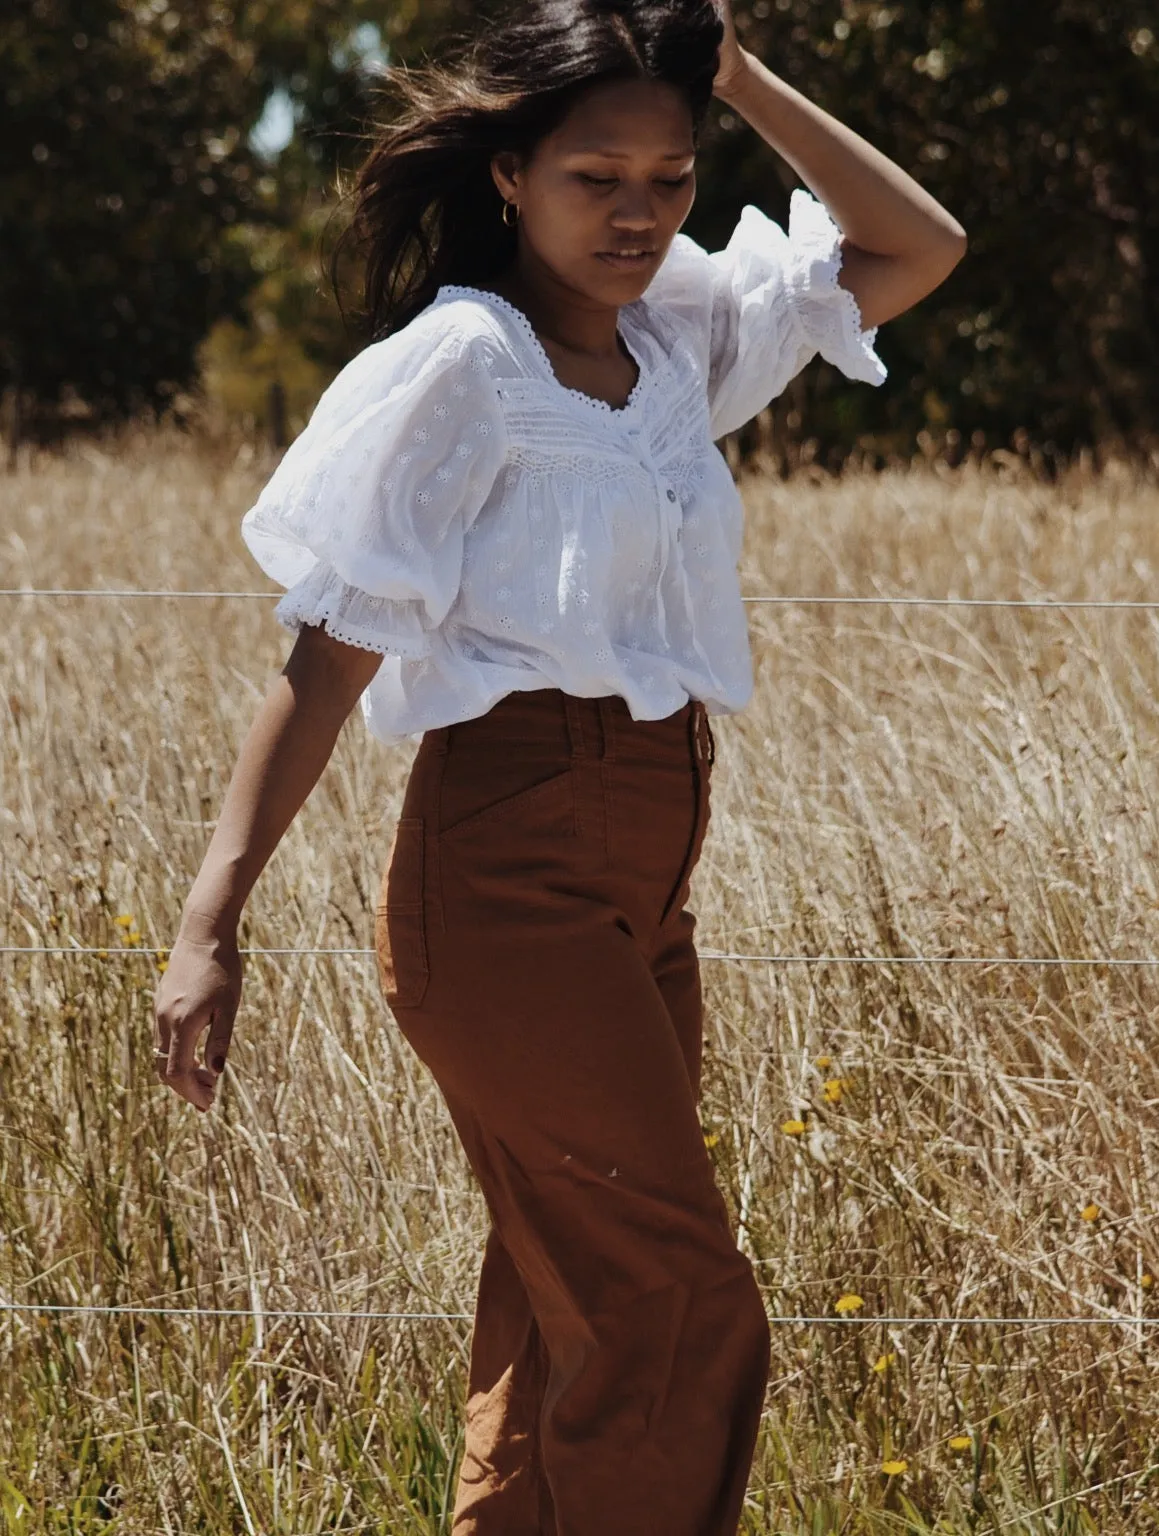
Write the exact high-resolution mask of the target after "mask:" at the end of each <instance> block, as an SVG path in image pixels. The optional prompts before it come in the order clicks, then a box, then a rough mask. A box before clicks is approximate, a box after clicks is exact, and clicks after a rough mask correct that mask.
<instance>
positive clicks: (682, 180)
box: [660, 171, 692, 187]
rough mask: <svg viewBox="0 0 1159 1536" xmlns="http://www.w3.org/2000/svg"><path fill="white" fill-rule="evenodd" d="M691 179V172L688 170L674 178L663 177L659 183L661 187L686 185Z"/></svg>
mask: <svg viewBox="0 0 1159 1536" xmlns="http://www.w3.org/2000/svg"><path fill="white" fill-rule="evenodd" d="M691 180H692V172H691V171H689V172H688V173H687V175H685V176H677V177H676V179H675V180H669V179H664V180H662V181H661V182H660V185H661V186H662V187H686V186H687V185H688V183H689V182H690V181H691Z"/></svg>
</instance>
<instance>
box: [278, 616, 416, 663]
mask: <svg viewBox="0 0 1159 1536" xmlns="http://www.w3.org/2000/svg"><path fill="white" fill-rule="evenodd" d="M277 618H278V622H279V623H280V624H282V625H284V626H285V628H286V629H289V630H291V631H293V633H295V634H297V632H298V631H299V630H300V629H301V628H302V625H303V624H309V625H311V626H314V625H318V624H320V625H321V626H322V627H323V628H324V629H325V631H326V633H327V634H328V635H332V636H333V638H334V639H335V640H341V641H342V642H343V644H345V645H355V646H357V647H358V649H359V650H360V651H373V652H375V654H377V655H379V656H401V657H402V658H403V659H404V660H406V661H425V660H426V659H427V657H428V656H429V655H430V646H429V645H424V644H422V642H421V641H417V640H403V639H401V638H398V637H396V636H391V635H378V634H375V635H369V634H367V632H366V631H365V630H356V629H350V628H349V627H348V626H347V625H345V624H343V623H342V621H341V620H340V619H333V618H331V617H330V616H329V614H325V613H316V612H312V611H310V610H306V609H300V608H293V607H292V608H287V609H285V610H283V609H282V608H281V605H280V604H279V606H278V610H277Z"/></svg>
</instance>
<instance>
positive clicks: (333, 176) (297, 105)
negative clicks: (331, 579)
mask: <svg viewBox="0 0 1159 1536" xmlns="http://www.w3.org/2000/svg"><path fill="white" fill-rule="evenodd" d="M497 8H499V7H498V4H497V0H482V3H481V0H473V3H468V0H424V3H423V4H422V5H421V6H420V5H419V4H418V0H389V3H388V4H386V5H385V6H382V5H376V6H374V7H373V8H372V7H371V6H370V5H369V4H368V3H367V0H321V3H311V4H306V0H290V3H278V4H275V3H274V0H262V3H259V4H256V5H242V4H241V3H240V0H220V3H211V0H151V3H150V4H147V5H146V4H141V5H140V6H134V5H132V4H131V3H130V0H13V3H12V4H10V6H9V7H7V8H6V9H5V10H4V12H3V15H2V16H0V77H2V79H3V81H4V86H3V96H2V98H0V99H2V100H3V103H4V127H5V133H4V134H3V136H2V138H0V167H2V170H3V177H2V183H0V185H2V187H3V190H2V191H0V389H2V388H3V387H4V385H6V384H9V383H13V382H18V381H19V382H21V383H22V384H23V386H24V388H25V389H26V390H27V391H29V392H30V394H31V395H33V396H34V397H36V398H37V399H39V400H41V401H47V402H51V401H55V400H56V399H57V398H58V397H59V396H60V395H61V394H62V392H65V393H67V392H68V391H69V390H72V391H75V392H77V393H79V394H80V395H81V396H82V397H83V398H84V399H85V400H87V401H88V402H89V403H90V404H91V405H92V406H93V407H94V408H95V410H96V411H97V412H98V414H100V415H118V414H125V413H127V412H128V411H130V410H132V409H133V408H134V407H136V406H138V405H157V404H160V403H163V402H164V401H165V400H166V399H169V398H171V397H172V395H173V394H174V392H175V391H176V390H177V389H178V388H179V387H184V386H186V385H188V384H189V383H190V382H191V381H192V380H193V379H194V378H195V376H196V375H197V374H198V371H199V364H200V368H201V371H202V373H203V376H204V378H205V380H206V382H207V384H208V385H209V388H210V393H211V394H212V395H214V396H215V397H216V398H217V399H218V400H219V401H220V402H222V403H223V404H225V405H226V406H227V408H229V409H230V410H231V411H241V412H243V413H248V414H251V415H254V416H257V415H259V414H260V411H261V409H262V404H261V402H262V400H263V399H264V396H265V390H266V386H267V385H268V383H269V382H271V381H272V380H273V379H274V378H279V379H280V380H281V381H282V382H283V384H285V386H286V387H287V390H288V393H289V396H290V404H291V418H292V419H298V420H300V419H301V417H302V415H303V414H304V413H305V412H306V411H307V410H308V409H309V406H310V404H311V403H312V399H313V398H316V395H317V393H318V392H319V391H320V389H321V387H322V386H323V385H324V383H325V382H326V380H327V378H328V377H329V376H331V375H332V373H333V372H334V371H335V370H336V369H337V368H338V367H340V366H341V365H342V363H343V362H345V361H346V360H347V359H348V358H349V357H350V356H351V355H352V354H353V351H354V350H356V347H357V342H356V340H355V339H354V338H353V336H352V335H350V334H348V332H347V330H346V328H345V326H344V325H343V323H342V320H341V317H340V315H339V311H338V307H337V305H336V304H335V301H334V298H333V295H332V294H331V292H330V291H329V287H328V284H327V282H326V278H325V270H324V265H325V263H324V257H325V244H326V242H325V240H324V238H323V235H324V234H325V235H326V236H327V237H328V235H329V233H330V220H332V219H333V221H334V223H335V224H336V225H340V224H341V221H342V218H343V217H344V215H345V211H346V210H345V207H344V205H343V204H342V202H341V200H340V198H339V197H338V185H339V174H340V172H342V171H343V170H347V171H349V170H350V169H351V168H352V167H353V166H354V165H355V164H356V163H357V161H358V159H359V156H360V153H361V147H362V142H363V141H362V139H361V138H360V135H361V134H362V133H363V132H364V131H365V130H366V129H368V128H369V127H370V125H371V123H372V119H373V105H372V97H371V92H370V84H369V77H368V74H367V71H366V70H365V69H364V68H363V67H362V64H361V59H360V52H359V47H358V45H357V43H356V39H357V38H358V37H359V35H360V30H359V29H362V31H363V32H365V31H366V29H367V28H368V27H372V28H374V29H376V35H378V36H380V37H381V40H382V43H383V47H384V49H386V50H388V51H389V50H393V51H395V52H396V53H397V54H398V55H399V56H401V57H402V58H404V59H405V60H407V61H409V62H418V61H421V59H422V58H423V57H424V55H425V54H426V53H428V52H429V51H432V50H437V49H438V48H439V47H440V46H441V45H442V44H444V43H445V42H446V41H447V40H448V39H449V38H450V37H453V36H455V35H462V34H464V33H468V32H470V30H471V29H472V27H475V26H478V25H479V24H480V23H481V21H483V20H485V19H486V18H487V17H489V16H490V15H491V14H492V12H493V11H494V10H496V9H497ZM737 13H738V26H739V28H740V31H741V34H742V38H743V41H744V42H745V43H746V44H747V46H749V47H750V48H751V49H752V50H753V51H754V52H755V53H757V54H758V55H759V56H760V57H761V58H762V59H764V60H765V61H766V62H767V63H768V64H769V65H770V67H771V68H772V69H774V70H775V71H776V72H777V73H779V74H780V75H782V76H783V77H784V78H785V79H786V80H788V81H789V82H790V83H791V84H792V85H794V86H796V87H797V88H798V89H799V90H801V91H802V92H803V93H804V94H805V95H807V96H808V97H809V98H810V99H811V100H814V101H816V102H817V103H818V104H819V105H821V106H822V107H824V108H825V109H826V110H828V111H830V112H832V113H833V114H834V115H835V116H836V117H837V118H838V119H839V120H840V121H842V122H843V123H846V124H848V125H849V126H850V127H851V128H853V129H854V130H855V131H857V132H859V133H861V134H862V135H863V136H864V137H865V138H866V139H868V141H869V142H870V143H871V144H873V145H874V146H875V147H876V148H878V149H880V150H881V151H882V152H883V153H885V154H886V155H887V156H889V157H890V158H891V159H893V160H895V161H896V162H897V163H898V164H899V165H901V166H902V168H903V169H905V170H906V171H908V172H909V173H910V174H912V175H914V176H915V177H916V178H917V179H918V180H919V181H920V182H921V183H922V184H923V185H924V186H925V187H927V188H928V190H929V191H930V192H931V193H932V194H933V195H934V196H935V197H937V198H938V199H939V200H940V201H941V202H942V203H944V204H945V206H946V207H947V208H948V209H949V210H950V211H951V212H952V213H953V214H954V215H955V217H956V218H958V219H959V220H960V221H961V223H962V224H963V225H964V226H965V228H966V230H967V232H968V233H969V236H970V242H971V243H970V251H969V254H968V256H967V258H966V260H965V261H964V262H963V263H962V264H961V265H960V266H959V267H958V268H957V270H956V271H955V272H954V274H953V275H952V277H951V278H950V279H949V280H948V281H947V282H946V283H945V284H943V285H942V287H941V288H939V289H938V290H937V291H936V292H935V293H934V294H932V295H931V296H930V297H929V298H928V299H926V300H925V301H924V302H923V303H921V304H919V305H918V306H916V307H915V308H914V309H913V310H911V311H909V312H908V313H907V314H905V315H903V316H900V317H898V318H897V319H896V320H894V321H891V322H890V323H889V324H888V325H887V326H886V327H885V328H884V330H883V331H882V335H881V338H880V342H879V347H880V350H881V353H882V355H883V357H884V359H885V361H886V363H887V364H888V366H889V368H890V372H891V377H890V380H889V382H888V383H887V384H886V385H885V387H884V388H883V389H881V390H880V391H874V390H868V389H864V388H857V387H853V386H849V385H847V384H846V383H845V382H844V381H843V380H842V379H841V378H840V376H839V375H838V374H837V373H836V371H835V370H833V369H832V368H830V367H828V366H827V365H825V364H817V365H814V366H813V367H812V368H810V369H809V370H807V372H806V374H805V376H803V377H802V378H801V379H800V380H798V381H795V382H794V384H793V385H791V386H790V388H789V390H788V391H787V392H786V394H785V396H784V397H783V398H782V400H781V401H779V402H777V404H776V405H775V407H774V408H773V409H772V410H771V411H769V412H767V413H765V416H764V418H762V420H761V421H760V422H759V423H757V424H756V426H755V427H754V428H750V429H748V430H747V431H746V433H745V434H743V437H742V441H741V445H740V446H742V447H744V446H753V445H755V444H756V443H758V442H759V443H762V444H764V445H765V446H768V447H771V448H773V449H774V450H775V451H776V452H778V453H780V452H781V451H782V450H784V451H785V452H786V453H788V456H789V457H792V455H791V453H789V452H788V451H789V450H790V449H791V447H792V445H793V444H798V445H799V443H800V441H801V440H802V439H805V438H808V439H813V440H815V442H816V444H817V445H818V447H819V449H820V451H821V452H822V454H823V455H826V456H827V457H828V458H829V460H830V462H835V461H838V460H840V459H841V458H842V457H843V456H844V455H845V454H846V453H847V452H848V451H849V450H851V449H854V448H859V449H860V450H862V451H863V452H864V453H866V454H867V455H868V456H870V457H872V456H874V455H875V454H876V455H883V456H888V455H890V454H894V453H900V454H902V455H903V456H905V455H908V454H909V452H910V451H912V446H913V442H914V439H915V436H921V435H922V434H923V433H924V434H928V437H926V438H923V439H922V440H923V441H925V442H927V444H928V443H929V442H930V441H933V442H938V441H947V440H948V441H949V442H950V444H951V446H953V445H954V444H958V445H959V448H958V451H964V449H965V446H966V443H967V442H968V440H970V439H971V438H972V439H973V440H974V442H975V443H976V444H977V445H978V446H982V445H987V446H989V447H996V446H999V445H1000V444H1004V443H1009V442H1011V441H1012V440H1013V441H1014V443H1015V444H1016V445H1017V446H1020V447H1023V448H1025V446H1026V445H1027V444H1028V443H1036V444H1038V445H1041V446H1042V447H1043V448H1044V450H1045V454H1046V458H1047V460H1048V461H1049V460H1050V459H1051V457H1052V455H1054V454H1055V453H1057V454H1058V455H1059V456H1062V455H1065V454H1068V453H1070V452H1073V451H1074V450H1075V449H1077V448H1078V447H1080V446H1082V445H1087V444H1090V445H1107V444H1113V445H1114V446H1116V447H1118V448H1120V449H1126V450H1130V449H1131V448H1134V449H1136V450H1145V449H1147V448H1148V447H1149V446H1151V445H1153V444H1154V443H1155V441H1156V440H1157V439H1159V391H1157V390H1156V389H1155V387H1154V382H1155V363H1154V358H1155V356H1156V355H1157V352H1159V283H1157V281H1156V275H1157V273H1159V42H1157V40H1156V35H1155V34H1156V32H1157V31H1159V28H1157V27H1156V25H1155V21H1154V15H1153V5H1152V3H1151V0H1108V3H1106V4H1102V5H1099V6H1093V5H1091V4H1090V3H1089V0H1029V3H1028V4H1024V5H1018V6H1010V5H1008V4H1005V3H1001V4H1000V3H998V0H965V3H964V4H962V5H957V6H950V5H948V4H945V3H944V0H938V3H934V4H931V5H923V6H916V5H911V6H903V5H900V4H889V3H880V0H820V3H817V0H738V3H737ZM275 91H280V92H284V93H286V94H287V96H288V97H289V98H290V99H291V101H292V103H293V109H294V119H295V125H296V131H295V134H294V138H293V140H292V142H291V143H290V144H289V145H288V146H287V147H286V149H284V150H283V151H282V152H281V153H280V154H279V155H278V156H277V157H276V160H275V161H274V162H272V163H266V162H263V161H262V160H261V159H260V158H259V157H258V156H256V155H255V153H254V151H253V150H252V149H251V148H250V147H249V136H250V132H251V130H252V129H253V127H254V125H255V123H256V122H257V121H258V119H259V118H260V116H261V114H262V110H263V108H264V106H265V104H266V103H267V101H268V100H269V98H270V96H271V93H273V92H275ZM800 184H801V183H800V178H799V177H798V176H797V174H796V172H795V171H794V169H793V167H792V166H790V165H789V164H788V163H787V162H786V161H785V160H784V159H783V158H781V157H780V156H779V155H777V154H776V153H774V152H773V151H772V150H770V149H769V148H768V146H767V145H765V144H764V143H763V142H762V141H760V140H759V139H758V137H757V135H756V134H755V133H753V132H752V131H751V130H750V129H749V128H748V127H747V126H746V125H745V124H744V123H743V122H740V121H738V120H737V118H736V117H735V115H734V114H732V113H729V112H727V111H724V110H722V109H719V108H717V109H716V110H714V113H713V117H712V121H711V123H710V125H709V128H708V131H707V134H706V139H705V144H704V153H703V157H702V165H701V191H700V197H699V200H698V203H697V207H696V209H695V210H694V212H693V215H692V218H691V220H690V221H689V224H688V232H689V233H690V234H691V235H693V237H694V238H696V239H698V240H700V241H701V242H702V243H704V244H706V245H709V246H719V245H721V244H723V243H724V242H726V241H727V239H728V236H729V234H730V233H731V230H732V227H733V225H734V224H735V221H736V218H737V215H738V213H739V210H740V208H741V206H742V205H743V203H744V202H746V201H751V202H754V203H757V204H758V205H759V206H761V207H763V208H764V209H765V210H766V211H767V212H769V213H770V214H771V215H772V216H773V217H774V218H777V219H778V220H779V221H781V222H782V223H783V222H784V221H785V220H786V219H787V216H788V205H789V194H790V191H791V189H792V188H793V187H794V186H796V185H800ZM352 291H353V290H352ZM207 337H208V338H209V339H208V340H206V338H207Z"/></svg>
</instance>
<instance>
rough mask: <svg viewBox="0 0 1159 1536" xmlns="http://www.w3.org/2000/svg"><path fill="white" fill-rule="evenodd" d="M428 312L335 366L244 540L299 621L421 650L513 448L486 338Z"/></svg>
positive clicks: (451, 594) (346, 636) (338, 634)
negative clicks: (437, 321) (440, 326)
mask: <svg viewBox="0 0 1159 1536" xmlns="http://www.w3.org/2000/svg"><path fill="white" fill-rule="evenodd" d="M433 325H434V320H433V319H432V317H431V316H429V315H428V316H420V317H419V318H418V319H416V320H415V321H413V322H412V323H411V325H410V326H407V327H406V328H405V329H404V330H402V331H400V332H398V333H397V334H396V335H394V336H392V337H388V338H387V339H386V340H385V341H380V342H375V343H374V344H372V345H371V346H369V347H367V348H366V349H365V350H364V351H362V352H361V353H359V355H358V356H357V357H356V358H355V359H354V360H353V361H352V362H350V363H348V364H347V365H346V367H345V368H344V369H343V370H342V371H341V372H340V373H339V374H338V376H337V378H335V380H334V381H333V383H332V384H331V385H330V387H329V388H328V389H327V390H326V391H325V393H324V394H323V396H322V398H321V399H320V400H319V402H318V404H317V406H316V407H315V409H314V412H313V415H312V416H311V417H310V420H309V422H308V423H307V425H306V427H305V429H304V430H303V432H302V433H301V434H300V436H298V437H297V438H296V439H295V440H294V442H293V443H291V445H290V447H289V448H288V449H287V450H286V453H285V455H284V456H283V458H282V460H281V462H280V464H279V465H278V467H277V469H276V470H275V471H274V474H273V475H272V477H271V478H270V480H269V481H268V483H267V484H266V486H265V489H264V490H263V491H262V493H261V495H260V497H259V499H258V501H257V502H256V504H255V505H254V506H253V507H251V508H250V510H249V511H248V512H247V513H246V514H245V516H244V517H243V519H242V537H243V539H244V541H245V543H246V545H247V546H248V548H249V550H250V552H251V554H252V555H253V556H254V558H255V560H256V561H257V563H258V564H259V565H260V566H261V568H262V570H263V571H265V573H266V574H267V575H268V576H270V577H272V578H273V579H274V580H275V581H277V582H279V583H280V584H281V585H282V586H284V587H286V588H287V591H286V594H285V596H284V597H283V598H282V599H281V601H280V602H279V603H278V605H277V607H276V609H275V610H274V612H275V616H276V617H277V619H278V621H279V622H280V623H281V624H283V625H284V626H285V627H286V628H287V629H290V630H292V631H297V630H298V629H300V628H301V626H302V625H303V624H304V623H308V624H322V625H324V626H325V628H326V630H327V631H328V632H329V633H330V634H331V635H333V636H334V637H335V638H336V639H339V640H343V641H345V642H346V643H347V644H349V645H357V646H360V647H362V648H363V649H365V650H370V651H378V652H381V653H382V654H383V655H388V654H390V655H395V656H401V657H405V658H407V659H410V660H421V659H423V658H425V657H427V656H429V655H430V653H431V649H432V639H431V637H432V632H433V631H435V630H437V629H438V627H439V625H440V624H441V623H442V622H443V620H444V619H445V618H446V616H447V613H448V612H449V611H450V609H451V607H452V605H453V604H454V601H455V599H456V597H457V595H458V592H459V586H460V580H461V576H462V567H463V539H464V534H465V533H466V530H467V528H468V527H469V526H470V524H471V522H472V521H473V520H474V518H475V516H476V515H477V514H478V512H479V510H480V509H481V508H482V506H483V504H484V502H485V501H486V500H487V497H488V495H489V493H490V491H491V489H492V486H493V485H494V482H495V479H496V476H497V475H498V473H499V470H500V468H501V466H502V463H503V460H504V457H505V454H506V435H505V430H504V422H503V416H502V412H501V407H500V403H499V397H498V392H497V390H496V387H495V384H494V382H493V380H492V378H491V376H490V373H489V371H488V367H487V357H486V354H485V350H484V343H483V341H482V339H481V338H479V337H473V336H471V335H470V334H468V333H466V332H464V331H462V330H459V329H454V330H450V331H445V332H444V333H442V334H439V333H438V332H437V331H435V330H434V329H433Z"/></svg>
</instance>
